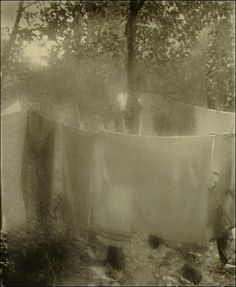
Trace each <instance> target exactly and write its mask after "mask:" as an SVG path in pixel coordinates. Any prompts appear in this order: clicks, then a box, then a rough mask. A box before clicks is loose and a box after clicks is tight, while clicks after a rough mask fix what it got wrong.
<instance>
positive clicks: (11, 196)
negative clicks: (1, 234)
mask: <svg viewBox="0 0 236 287" xmlns="http://www.w3.org/2000/svg"><path fill="white" fill-rule="evenodd" d="M25 119H26V113H25V111H22V110H21V111H18V112H12V113H8V114H5V115H2V116H1V121H2V126H1V128H2V134H1V138H2V146H1V148H2V149H1V156H2V166H1V171H2V173H1V185H2V189H1V190H2V216H3V219H4V220H3V221H4V224H3V230H6V231H11V230H13V229H16V228H18V227H20V226H22V225H23V224H24V223H25V221H26V210H25V204H24V201H23V194H22V189H21V167H22V156H23V143H24V135H25Z"/></svg>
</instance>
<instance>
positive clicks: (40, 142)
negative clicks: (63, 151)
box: [21, 110, 55, 224]
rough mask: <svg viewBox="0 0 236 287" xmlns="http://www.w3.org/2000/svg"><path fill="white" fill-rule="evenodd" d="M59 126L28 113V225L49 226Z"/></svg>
mask: <svg viewBox="0 0 236 287" xmlns="http://www.w3.org/2000/svg"><path fill="white" fill-rule="evenodd" d="M54 135H55V125H54V123H53V122H52V121H50V120H48V119H47V118H45V117H44V116H42V115H40V113H39V112H37V111H35V110H30V111H28V113H27V119H26V132H25V138H24V150H23V162H22V169H21V185H22V191H23V196H24V202H25V206H26V217H27V220H28V222H30V223H32V222H38V223H40V224H45V223H48V220H49V219H50V203H51V194H52V175H53V156H54Z"/></svg>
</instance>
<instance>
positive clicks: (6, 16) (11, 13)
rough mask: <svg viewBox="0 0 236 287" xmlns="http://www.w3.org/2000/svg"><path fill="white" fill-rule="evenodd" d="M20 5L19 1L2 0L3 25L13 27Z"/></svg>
mask: <svg viewBox="0 0 236 287" xmlns="http://www.w3.org/2000/svg"><path fill="white" fill-rule="evenodd" d="M18 5H19V1H1V22H2V23H1V26H2V27H13V25H14V21H15V18H16V11H17V8H18ZM22 23H23V22H22Z"/></svg>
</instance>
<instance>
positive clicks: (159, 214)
mask: <svg viewBox="0 0 236 287" xmlns="http://www.w3.org/2000/svg"><path fill="white" fill-rule="evenodd" d="M100 143H101V144H100V151H99V154H100V158H99V159H97V162H98V166H99V168H100V169H99V170H100V174H99V173H98V174H99V176H98V177H100V187H99V191H98V193H97V194H99V195H100V201H99V205H100V209H102V210H103V214H104V215H103V221H102V219H101V221H100V222H99V224H100V226H102V227H103V228H104V229H107V232H108V230H109V229H112V233H113V234H114V236H115V234H116V232H117V233H118V232H119V233H121V232H123V234H122V236H120V237H121V238H122V239H124V238H125V235H126V236H127V235H128V232H130V225H131V224H134V225H135V226H136V227H138V226H139V227H142V228H145V229H146V230H147V231H148V232H149V233H151V234H153V235H156V236H158V237H161V238H162V239H166V240H173V241H177V242H180V243H190V244H191V243H198V244H206V242H207V229H206V226H207V207H208V188H209V186H210V180H211V176H210V175H211V170H210V167H211V144H212V139H211V137H209V136H206V137H152V136H134V135H125V134H120V133H112V132H107V131H106V132H101V135H100ZM117 186H118V187H119V188H118V190H119V191H117ZM113 194H114V196H113ZM114 198H115V200H114V201H113V202H112V200H113V199H114ZM125 201H127V202H128V204H127V205H125V204H124V203H125ZM101 205H102V207H101ZM105 214H106V215H105ZM97 218H100V217H99V216H98V215H97ZM106 218H109V219H106ZM113 218H114V220H113ZM118 218H120V219H121V220H120V221H118ZM112 222H113V225H112ZM116 222H118V223H119V224H118V223H116ZM127 237H128V236H127Z"/></svg>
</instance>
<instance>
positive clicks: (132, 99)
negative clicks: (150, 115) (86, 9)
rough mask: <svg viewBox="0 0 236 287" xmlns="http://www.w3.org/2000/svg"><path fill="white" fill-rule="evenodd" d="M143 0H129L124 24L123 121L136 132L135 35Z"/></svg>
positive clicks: (137, 110) (137, 115) (137, 114)
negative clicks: (125, 41) (126, 90)
mask: <svg viewBox="0 0 236 287" xmlns="http://www.w3.org/2000/svg"><path fill="white" fill-rule="evenodd" d="M144 1H145V0H139V1H138V0H130V2H129V12H130V13H129V17H128V20H127V24H126V31H125V33H126V37H127V81H128V99H127V106H126V111H125V122H126V126H127V129H128V131H129V132H130V133H137V132H138V128H139V118H140V106H139V103H138V99H137V89H136V83H135V37H136V36H135V35H136V21H137V15H138V11H139V10H140V9H141V8H142V6H143V3H144Z"/></svg>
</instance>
